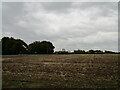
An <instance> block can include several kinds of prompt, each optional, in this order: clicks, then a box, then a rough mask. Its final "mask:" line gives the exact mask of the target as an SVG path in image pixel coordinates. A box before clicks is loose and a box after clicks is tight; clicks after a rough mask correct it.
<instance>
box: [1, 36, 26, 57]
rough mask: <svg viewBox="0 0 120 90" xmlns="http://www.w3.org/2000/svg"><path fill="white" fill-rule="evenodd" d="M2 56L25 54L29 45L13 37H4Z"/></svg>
mask: <svg viewBox="0 0 120 90" xmlns="http://www.w3.org/2000/svg"><path fill="white" fill-rule="evenodd" d="M1 42H2V54H5V55H11V54H24V53H26V52H27V48H28V46H27V44H26V43H25V42H24V41H23V40H20V39H14V38H13V37H11V38H9V37H3V38H2V40H1Z"/></svg>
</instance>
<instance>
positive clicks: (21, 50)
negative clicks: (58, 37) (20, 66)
mask: <svg viewBox="0 0 120 90" xmlns="http://www.w3.org/2000/svg"><path fill="white" fill-rule="evenodd" d="M1 42H2V54H3V55H12V54H52V53H53V52H54V48H55V47H54V46H53V44H52V43H51V42H49V41H42V42H40V41H35V42H33V43H31V44H29V45H27V44H26V43H25V42H24V41H23V40H21V39H14V38H13V37H11V38H9V37H3V38H2V39H1Z"/></svg>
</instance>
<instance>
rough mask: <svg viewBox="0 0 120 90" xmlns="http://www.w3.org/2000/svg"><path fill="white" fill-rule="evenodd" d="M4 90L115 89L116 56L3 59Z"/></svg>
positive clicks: (79, 55) (42, 56) (49, 56)
mask: <svg viewBox="0 0 120 90" xmlns="http://www.w3.org/2000/svg"><path fill="white" fill-rule="evenodd" d="M2 69H3V74H2V75H3V80H2V83H3V88H118V54H67V55H15V56H3V58H2Z"/></svg>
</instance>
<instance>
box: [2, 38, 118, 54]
mask: <svg viewBox="0 0 120 90" xmlns="http://www.w3.org/2000/svg"><path fill="white" fill-rule="evenodd" d="M0 42H1V43H0V44H2V54H3V55H15V54H107V53H108V54H116V53H118V52H113V51H106V50H105V51H101V50H89V51H85V50H79V49H78V50H74V51H73V52H70V51H67V50H65V49H62V50H61V51H55V52H54V48H55V47H54V46H53V44H52V43H51V42H50V41H41V42H40V41H35V42H32V43H30V44H29V45H27V44H26V43H25V42H24V41H23V40H21V39H14V38H13V37H3V38H2V39H1V41H0Z"/></svg>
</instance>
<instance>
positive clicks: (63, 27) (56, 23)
mask: <svg viewBox="0 0 120 90" xmlns="http://www.w3.org/2000/svg"><path fill="white" fill-rule="evenodd" d="M2 30H3V31H2V35H3V36H9V37H14V38H20V39H22V40H24V41H25V42H26V43H27V44H30V43H31V42H33V41H43V40H46V41H51V42H52V43H53V45H54V46H55V50H61V49H62V48H65V49H66V50H71V51H72V50H74V49H84V50H89V49H101V50H113V51H117V50H118V3H117V2H115V3H113V2H109V3H108V2H106V3H105V2H96V3H95V2H74V3H72V2H39V3H38V2H36V3H35V2H34V3H28V2H26V3H25V2H16V3H15V2H4V3H3V4H2Z"/></svg>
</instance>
